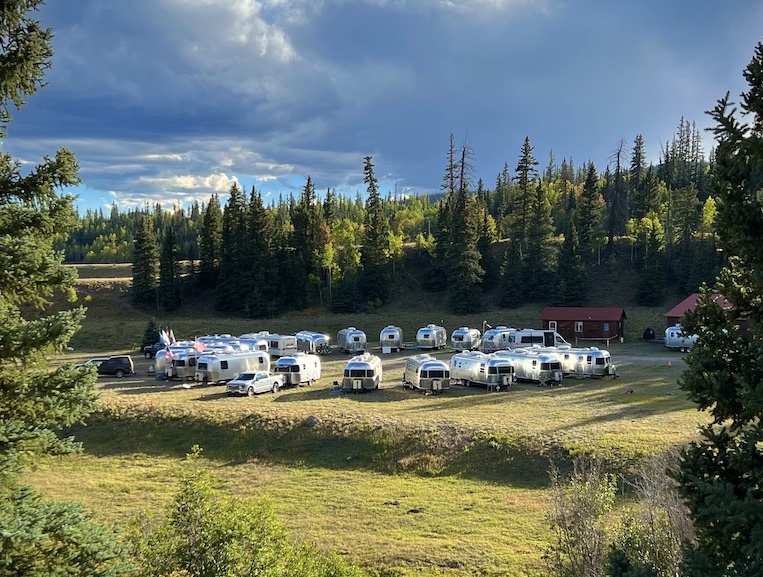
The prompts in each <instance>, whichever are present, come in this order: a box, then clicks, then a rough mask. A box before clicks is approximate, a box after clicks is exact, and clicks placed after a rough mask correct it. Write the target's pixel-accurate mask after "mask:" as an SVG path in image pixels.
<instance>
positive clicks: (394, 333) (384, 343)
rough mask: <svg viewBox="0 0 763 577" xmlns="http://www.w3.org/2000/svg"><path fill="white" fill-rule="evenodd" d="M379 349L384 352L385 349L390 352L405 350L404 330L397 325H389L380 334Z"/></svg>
mask: <svg viewBox="0 0 763 577" xmlns="http://www.w3.org/2000/svg"><path fill="white" fill-rule="evenodd" d="M379 347H381V350H382V352H384V350H385V347H386V348H388V349H389V350H390V351H395V352H397V351H399V350H400V349H402V348H403V329H401V328H400V327H396V326H395V325H387V326H386V327H384V328H383V329H382V330H381V332H380V333H379Z"/></svg>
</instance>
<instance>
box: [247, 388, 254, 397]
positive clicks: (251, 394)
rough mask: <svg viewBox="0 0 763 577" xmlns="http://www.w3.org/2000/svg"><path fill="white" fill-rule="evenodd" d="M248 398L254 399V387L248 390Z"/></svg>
mask: <svg viewBox="0 0 763 577" xmlns="http://www.w3.org/2000/svg"><path fill="white" fill-rule="evenodd" d="M246 396H247V397H253V396H254V387H249V388H248V389H247V390H246Z"/></svg>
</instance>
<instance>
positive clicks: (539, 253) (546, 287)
mask: <svg viewBox="0 0 763 577" xmlns="http://www.w3.org/2000/svg"><path fill="white" fill-rule="evenodd" d="M530 201H531V202H530V214H529V219H528V225H529V228H528V233H527V250H526V254H525V258H524V263H525V271H526V272H525V275H526V276H525V280H526V282H527V283H529V286H532V287H533V291H532V295H533V299H536V300H540V301H542V300H545V299H546V298H547V297H548V296H549V295H550V294H551V292H552V290H553V287H552V282H553V271H554V270H555V269H556V247H555V245H554V223H553V221H552V220H551V203H550V202H549V200H548V197H547V195H546V192H545V187H544V185H543V181H541V180H538V181H537V183H536V186H535V193H534V194H533V196H532V198H531V199H530Z"/></svg>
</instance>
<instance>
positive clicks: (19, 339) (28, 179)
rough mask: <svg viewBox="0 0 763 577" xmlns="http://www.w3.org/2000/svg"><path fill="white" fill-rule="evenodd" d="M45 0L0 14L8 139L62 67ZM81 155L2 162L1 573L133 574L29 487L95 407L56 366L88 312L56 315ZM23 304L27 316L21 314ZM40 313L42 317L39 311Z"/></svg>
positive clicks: (89, 393)
mask: <svg viewBox="0 0 763 577" xmlns="http://www.w3.org/2000/svg"><path fill="white" fill-rule="evenodd" d="M40 5H41V2H40V1H39V0H24V1H20V0H7V1H5V2H3V6H2V13H0V62H2V66H0V138H2V137H3V136H4V135H5V133H6V128H7V126H8V123H9V122H10V120H11V114H10V106H11V105H13V106H15V108H17V109H18V108H21V107H22V106H23V105H24V102H25V98H26V97H28V96H31V95H32V94H34V93H35V92H36V91H37V89H38V88H39V87H40V86H41V85H42V84H43V75H44V71H45V70H46V69H47V68H49V67H50V59H51V57H52V50H51V38H52V32H51V31H50V29H43V28H42V27H41V26H40V23H39V22H38V21H36V20H34V19H32V18H31V17H30V16H29V15H28V13H32V12H34V11H35V10H37V9H38V7H39V6H40ZM77 173H78V166H77V161H76V159H75V157H74V155H73V154H72V153H71V152H70V151H69V150H67V149H64V148H61V149H59V150H58V151H57V152H56V154H55V156H54V157H53V158H48V157H46V158H44V159H43V160H42V162H40V164H39V165H38V166H36V167H35V168H33V169H32V170H31V171H29V172H28V173H27V174H25V175H22V174H21V171H20V163H19V162H17V161H15V160H13V158H12V157H11V155H10V154H8V153H3V154H0V528H2V529H1V530H0V534H1V535H2V537H1V538H0V575H9V576H10V575H40V576H42V575H107V574H108V575H114V576H118V575H122V574H126V573H127V570H128V567H127V566H126V564H125V563H124V559H125V555H124V552H123V550H122V549H121V548H120V546H119V545H118V543H117V539H116V537H115V535H114V534H113V533H112V532H110V531H107V530H106V529H104V528H103V527H101V526H99V525H97V524H96V523H94V522H92V521H91V520H90V518H89V517H88V516H87V515H85V514H83V513H82V511H81V510H80V509H79V507H77V506H76V505H73V504H68V503H55V502H52V501H46V500H44V499H42V498H41V497H40V496H39V495H37V494H36V493H35V492H34V491H33V490H32V489H31V488H29V487H26V486H23V485H22V484H21V478H22V474H23V472H24V468H25V467H26V466H28V465H30V464H33V463H34V462H35V461H36V460H38V459H39V457H40V456H41V455H55V454H64V453H69V452H74V451H76V450H78V449H79V447H78V445H77V443H75V442H74V440H73V439H72V438H71V437H70V436H68V435H61V434H60V433H61V432H62V431H63V430H65V429H68V428H70V427H71V426H73V425H75V424H79V423H82V422H83V421H84V419H85V418H86V417H87V416H88V415H89V414H90V413H91V412H92V411H93V410H94V409H95V408H96V404H97V393H96V391H95V380H96V375H95V372H94V371H93V370H81V369H77V368H75V367H73V366H72V365H71V364H63V365H60V366H57V367H55V368H54V367H51V366H50V364H49V361H48V358H49V356H50V355H51V354H55V353H60V352H62V351H63V350H64V349H65V348H66V347H67V346H68V344H69V342H70V339H71V338H72V336H73V335H74V334H75V333H76V332H77V331H78V330H79V328H80V325H81V323H82V320H83V319H84V317H85V309H84V308H83V307H76V308H72V309H64V310H60V311H58V312H50V309H49V305H50V304H51V301H52V297H53V296H54V295H55V294H57V293H61V294H64V295H68V296H69V297H72V299H76V292H75V291H74V284H75V280H76V279H75V276H76V275H75V272H74V271H73V270H71V269H69V268H66V267H64V265H63V263H62V255H61V253H60V252H58V251H56V250H55V249H54V243H57V242H60V241H61V240H62V239H63V238H64V237H65V235H66V234H67V233H68V232H69V231H71V230H72V229H73V228H74V226H75V224H76V212H75V209H74V200H75V199H74V197H72V196H71V195H69V194H64V193H61V192H60V190H61V189H65V188H68V187H70V186H74V185H76V184H78V183H79V177H78V174H77ZM22 305H23V308H22ZM33 309H36V310H33Z"/></svg>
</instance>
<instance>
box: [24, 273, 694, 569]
mask: <svg viewBox="0 0 763 577" xmlns="http://www.w3.org/2000/svg"><path fill="white" fill-rule="evenodd" d="M115 274H119V273H118V272H116V271H115ZM120 287H121V288H120ZM80 294H81V296H83V298H84V297H85V296H89V297H90V298H89V299H88V302H87V303H86V304H88V306H89V307H90V312H91V315H90V316H89V317H88V321H87V325H86V326H85V328H84V329H83V331H82V333H81V334H80V335H78V337H77V340H76V341H75V343H73V344H74V351H72V352H71V353H69V354H67V355H66V356H65V357H62V358H59V359H55V362H62V361H67V360H73V359H81V358H85V357H87V356H91V355H93V354H95V353H100V352H103V351H115V352H116V351H134V350H135V348H136V346H137V343H138V342H139V341H140V338H141V336H142V334H143V330H144V329H145V325H146V323H147V321H148V319H149V318H150V316H149V315H147V314H145V313H138V312H136V311H134V310H133V309H132V308H131V307H130V306H129V304H128V303H127V299H126V286H125V285H124V281H120V280H117V278H116V277H113V278H111V279H108V278H102V279H99V278H98V277H97V276H95V275H93V276H91V277H90V278H89V279H87V280H83V281H82V282H81V283H80ZM419 301H420V302H419V303H418V304H419V305H421V306H412V305H405V306H404V305H402V304H397V303H396V304H395V305H394V306H393V307H391V308H390V309H389V310H388V311H387V312H385V313H384V314H379V315H357V316H332V315H328V314H326V313H323V312H319V311H310V312H307V313H302V314H299V315H289V316H288V317H285V318H279V319H269V320H265V321H249V320H245V319H225V318H217V317H216V316H215V315H214V313H213V311H206V310H201V309H200V308H199V307H196V308H195V310H194V312H193V313H189V314H188V315H177V316H175V317H173V318H172V319H167V318H157V322H159V324H160V325H161V326H169V327H171V328H173V331H174V332H175V334H176V335H177V336H178V337H186V336H193V335H195V334H203V333H209V332H230V333H233V334H240V333H242V332H245V331H252V330H270V331H271V332H291V331H294V330H299V329H312V330H322V331H326V332H328V333H329V334H331V335H332V336H333V335H335V333H336V331H337V330H338V329H340V328H343V327H345V326H349V325H354V326H357V327H359V328H362V329H363V330H365V331H366V333H367V334H368V336H369V341H371V342H372V343H373V341H374V340H375V339H377V338H378V332H379V331H380V330H381V328H383V327H384V326H386V325H388V324H390V323H394V324H397V325H399V326H402V327H403V330H404V332H405V334H406V340H413V336H414V335H415V331H416V329H417V328H418V327H420V326H423V325H424V324H427V323H429V322H436V323H440V322H442V324H443V325H444V326H446V328H448V329H449V330H452V328H455V327H456V326H463V325H467V326H477V327H481V323H482V320H483V319H484V320H488V322H490V323H491V324H494V325H495V324H498V323H501V324H507V325H514V326H534V325H535V324H537V318H538V313H539V310H540V309H539V308H538V307H535V308H532V307H525V308H522V309H519V310H512V311H507V310H506V311H501V310H495V311H492V312H490V313H487V314H485V315H480V316H474V317H453V316H446V315H442V314H441V313H438V312H436V311H437V309H436V306H435V303H431V304H429V305H427V304H422V303H421V299H419ZM666 310H667V309H666ZM626 313H627V314H628V318H629V321H628V322H629V325H630V326H631V327H633V334H632V336H631V338H626V342H625V343H624V344H620V343H617V344H613V345H611V346H610V347H609V350H610V352H611V353H612V356H613V360H614V362H615V363H617V364H618V367H619V373H620V377H619V378H617V379H612V378H606V379H596V380H591V379H585V380H577V379H566V380H565V382H564V383H563V385H562V386H558V387H537V386H535V385H531V384H520V385H517V386H516V387H514V389H513V390H512V391H511V392H500V393H488V392H487V391H485V390H484V389H479V388H474V387H469V388H465V387H452V388H451V389H450V390H448V391H445V392H443V393H442V394H440V395H434V396H430V395H424V394H421V393H417V392H414V391H410V390H407V389H403V387H402V386H401V385H400V377H401V375H402V367H403V362H404V359H405V357H406V356H407V355H408V354H411V352H410V351H409V352H408V353H407V354H405V352H404V353H400V354H391V355H383V356H382V358H383V363H384V372H385V376H384V382H383V385H382V388H381V389H380V390H379V391H373V392H368V393H364V394H341V393H338V392H337V391H335V390H334V388H333V386H332V382H333V381H334V380H336V379H338V378H339V376H340V374H341V372H342V369H343V367H344V364H345V362H346V360H347V356H345V355H340V354H337V353H335V354H332V355H330V356H327V357H321V360H322V363H323V375H322V378H321V380H320V381H319V383H318V384H316V385H315V386H313V387H300V388H287V389H284V390H282V391H281V392H279V393H277V394H264V395H259V396H257V397H254V398H229V397H227V396H226V395H225V394H224V392H223V388H222V387H215V386H213V387H199V386H192V387H190V388H184V387H183V384H182V383H180V382H163V381H156V380H155V379H154V378H153V376H152V375H150V374H148V367H149V365H150V364H151V361H149V360H146V359H143V358H142V357H138V356H137V355H136V356H135V360H136V368H137V371H138V374H136V375H135V376H134V377H129V378H124V379H115V378H103V379H100V380H99V388H100V390H101V405H102V409H101V411H100V412H99V414H97V415H94V416H93V418H92V419H91V420H90V422H89V423H88V425H87V426H86V427H80V428H78V429H76V430H75V431H74V433H75V435H76V436H77V438H78V439H79V440H81V441H82V442H83V445H84V452H83V453H82V454H80V455H75V456H69V457H62V458H55V459H49V460H47V461H46V462H44V463H43V464H42V465H41V466H40V467H39V468H37V469H36V470H35V471H32V472H30V473H29V475H28V480H29V482H30V483H32V484H33V485H34V486H36V487H38V488H40V489H41V490H42V491H43V492H44V493H45V494H47V495H50V496H52V497H56V498H64V499H71V500H75V501H78V502H81V503H83V504H84V505H85V506H87V507H89V508H92V509H93V510H95V511H96V512H97V513H98V515H99V516H100V517H101V518H103V519H106V520H109V521H115V522H124V521H125V520H127V519H128V518H129V517H130V516H132V515H134V514H135V513H137V512H138V511H141V510H144V509H155V508H158V507H161V506H162V505H163V504H164V503H166V502H167V501H168V499H169V498H170V497H171V495H172V492H173V490H174V488H175V483H176V479H177V472H178V468H179V466H180V463H181V461H182V459H183V456H184V455H185V454H186V453H187V452H189V450H190V448H191V446H193V445H194V444H198V445H200V446H202V447H203V448H204V455H205V457H206V460H207V462H208V463H209V466H210V467H212V468H213V469H214V471H215V473H216V475H217V476H218V478H219V479H220V490H221V491H226V492H229V493H231V494H234V495H237V496H239V497H241V498H266V499H269V500H270V501H271V502H272V503H273V505H274V508H275V511H276V513H277V515H278V517H279V518H280V519H281V521H282V522H283V523H284V524H285V525H286V526H287V527H288V528H289V529H290V530H291V532H292V534H293V535H294V536H295V537H297V538H299V539H304V540H306V541H309V542H311V543H315V544H317V545H318V546H319V547H324V548H326V549H331V550H336V551H338V552H340V553H342V554H343V555H345V556H347V557H348V558H349V559H350V560H352V561H354V562H356V563H358V564H359V565H361V566H363V567H364V568H366V569H368V570H369V572H370V573H371V574H374V575H385V576H393V575H396V576H406V575H426V576H435V575H437V576H442V575H509V576H520V575H521V576H524V575H544V574H545V571H544V568H543V563H542V559H541V558H542V555H543V552H544V548H545V546H546V544H547V543H548V539H549V538H550V532H549V527H548V522H547V520H546V517H545V515H546V512H547V510H548V506H549V480H548V469H549V464H550V463H551V462H552V461H554V462H556V463H558V464H560V465H561V466H562V467H564V465H565V464H566V463H568V462H569V459H570V457H571V456H574V455H576V454H579V453H586V454H595V455H597V456H599V457H601V458H602V459H604V460H605V461H606V462H607V463H609V466H610V467H611V469H612V470H613V471H617V472H620V473H625V474H627V473H628V472H629V471H630V470H631V468H632V466H633V465H634V464H635V463H637V462H638V461H639V460H640V459H642V458H643V457H644V456H646V455H649V454H653V453H656V452H660V451H662V450H666V449H670V448H673V447H675V446H678V445H681V444H683V443H685V442H687V441H688V440H690V439H691V438H693V436H694V435H695V432H696V430H697V426H698V424H699V423H700V422H702V421H703V420H706V417H705V416H704V415H703V414H701V413H698V412H697V411H696V410H695V409H694V406H693V405H691V404H690V403H689V402H688V401H686V400H685V396H684V395H683V393H682V392H681V391H680V390H679V389H678V386H677V384H676V380H677V378H678V377H679V375H680V374H681V371H682V364H683V363H682V361H681V355H680V354H677V353H671V352H668V351H666V350H665V349H664V348H663V347H661V346H659V345H655V344H651V343H644V342H640V341H639V340H638V338H639V337H640V335H641V332H642V331H643V328H644V327H645V326H652V327H662V326H663V325H664V320H661V319H660V314H661V310H652V309H635V308H633V307H628V308H626ZM435 356H440V357H442V358H448V357H449V356H450V355H449V353H446V352H443V353H441V354H439V355H438V354H435ZM629 390H632V393H629V392H628V391H629Z"/></svg>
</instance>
